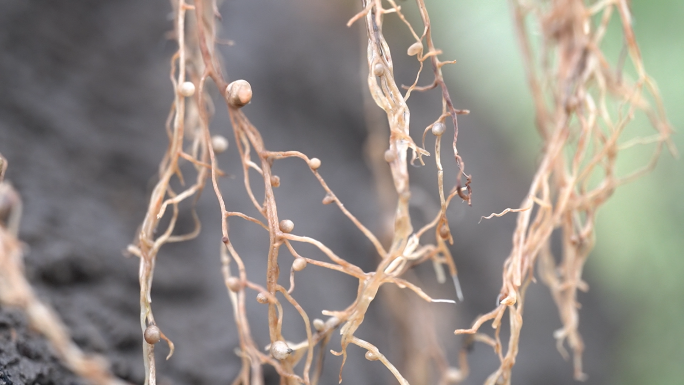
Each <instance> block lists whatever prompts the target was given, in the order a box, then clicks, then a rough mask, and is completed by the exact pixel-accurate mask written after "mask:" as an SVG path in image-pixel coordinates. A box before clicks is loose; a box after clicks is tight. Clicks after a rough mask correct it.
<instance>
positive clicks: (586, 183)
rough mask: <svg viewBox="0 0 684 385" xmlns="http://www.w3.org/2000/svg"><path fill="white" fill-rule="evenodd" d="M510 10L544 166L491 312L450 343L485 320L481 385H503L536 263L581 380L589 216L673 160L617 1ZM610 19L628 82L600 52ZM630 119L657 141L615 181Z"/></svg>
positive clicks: (658, 106) (516, 5) (623, 5)
mask: <svg viewBox="0 0 684 385" xmlns="http://www.w3.org/2000/svg"><path fill="white" fill-rule="evenodd" d="M511 2H512V6H513V10H514V15H515V21H516V26H517V32H518V34H519V38H520V42H521V46H522V51H523V54H524V58H525V62H526V65H527V76H528V80H529V84H530V88H531V90H532V95H533V97H534V101H535V109H536V119H537V121H536V122H537V128H538V130H539V133H540V135H541V137H542V139H543V140H544V156H543V158H542V161H541V163H540V165H539V169H538V170H537V173H536V175H535V177H534V179H533V181H532V184H531V186H530V190H529V194H528V197H527V198H526V199H525V200H524V201H523V203H522V204H521V207H525V208H527V207H532V206H533V205H535V204H536V207H535V209H533V210H525V211H521V212H520V213H519V214H518V221H517V227H516V230H515V233H514V234H513V248H512V250H511V254H510V255H509V257H508V259H507V260H506V262H505V263H504V271H503V287H502V289H501V293H500V295H499V300H498V303H499V306H498V307H497V308H496V309H494V310H493V311H492V312H490V313H488V314H485V315H484V316H481V317H480V318H478V319H477V320H476V321H475V323H474V325H473V327H472V328H471V329H467V330H456V334H475V333H477V332H478V330H479V328H480V326H481V325H482V324H483V323H485V322H487V321H489V320H493V321H492V326H493V327H494V328H495V333H494V344H493V348H494V351H495V352H496V353H498V355H499V358H500V360H501V365H500V367H499V369H497V370H496V371H495V372H494V373H493V374H492V375H491V376H490V377H489V378H488V379H487V381H486V384H509V383H510V381H511V369H512V367H513V365H514V364H515V359H516V355H517V352H518V340H519V338H520V331H521V328H522V323H523V319H522V314H523V304H524V301H523V300H524V295H525V288H526V287H527V285H528V284H529V282H530V281H531V280H533V274H534V272H533V269H534V266H535V262H536V263H537V264H538V268H539V275H540V277H541V279H542V281H543V282H544V283H545V284H547V285H548V286H549V288H550V290H551V294H552V296H553V298H554V301H555V302H556V304H557V306H558V310H559V313H560V318H561V322H562V324H563V327H562V328H561V329H559V330H558V331H557V332H556V333H555V334H554V337H555V338H556V340H557V344H558V349H559V351H560V352H561V353H562V354H563V356H567V353H566V352H565V348H564V343H565V342H566V341H567V343H568V346H569V347H570V349H572V351H573V362H574V369H575V378H576V379H577V380H582V379H584V378H586V375H585V374H584V373H583V371H582V359H581V358H582V351H583V349H584V345H583V342H582V338H581V336H580V334H579V332H578V324H579V316H578V308H579V303H578V302H577V290H585V291H586V290H588V286H587V284H586V283H585V282H584V281H583V280H582V268H583V266H584V262H585V260H586V258H587V256H588V255H589V253H590V251H591V249H592V248H593V245H594V241H595V239H594V223H595V218H596V212H597V210H598V208H599V207H600V206H601V205H602V204H603V203H605V201H606V200H607V199H608V198H609V197H610V196H611V194H612V193H613V191H614V190H615V188H616V187H618V186H619V185H621V184H624V183H626V182H628V181H631V180H633V179H635V178H636V177H638V176H640V175H642V174H644V173H645V172H648V171H650V170H651V169H652V168H653V167H654V166H655V163H656V161H657V159H658V157H659V155H660V152H661V149H662V147H663V145H666V144H667V145H669V146H670V150H671V152H672V153H673V154H676V151H675V149H674V147H673V145H672V143H671V142H670V134H671V133H672V129H671V127H670V125H669V123H668V122H667V119H666V117H665V114H664V111H663V108H662V103H661V101H660V96H659V95H658V92H657V90H656V87H655V85H654V83H653V81H652V80H651V79H650V78H649V77H648V76H647V75H646V72H645V70H644V68H643V64H642V61H641V56H640V53H639V48H638V47H637V44H636V41H635V38H634V32H633V29H632V19H631V14H630V10H629V6H628V2H627V0H612V1H592V2H578V1H572V0H554V1H550V2H546V1H544V2H542V1H522V0H512V1H511ZM615 13H617V17H618V18H619V20H620V22H621V24H622V32H623V36H624V40H625V48H626V50H627V52H628V54H629V55H628V59H629V62H628V64H631V65H632V66H633V69H634V72H635V75H636V79H635V80H634V81H629V80H628V79H627V78H628V74H627V73H626V72H624V71H623V68H622V67H621V66H620V65H621V64H618V66H614V65H611V64H610V61H609V59H608V58H606V57H605V55H604V53H603V52H602V50H601V42H602V39H603V37H604V35H605V32H606V29H607V28H608V23H609V22H610V20H611V18H612V17H613V15H614V14H615ZM528 19H532V20H533V22H535V23H536V25H537V26H539V28H540V30H541V36H540V38H541V42H540V43H541V46H540V48H539V49H538V52H534V49H533V47H535V46H536V44H534V42H533V41H532V38H531V37H530V36H531V35H530V34H528V25H529V23H528ZM637 113H643V114H645V115H646V116H647V117H648V118H649V120H650V122H651V124H652V125H653V127H654V128H655V130H656V132H657V134H656V136H655V139H653V140H651V142H654V143H655V149H654V151H653V156H652V158H651V160H650V162H648V164H646V165H645V166H644V168H642V169H639V170H636V171H634V172H633V173H632V174H629V175H627V176H618V175H616V173H615V165H616V160H617V156H618V153H620V151H622V150H624V149H625V148H626V146H625V145H623V144H621V143H620V142H621V141H625V143H629V145H634V144H642V143H646V142H647V141H645V140H643V139H640V138H637V139H632V140H630V141H626V139H625V138H624V136H625V135H624V131H625V128H626V127H627V125H628V123H630V122H631V121H632V120H633V119H634V117H635V115H636V114H637ZM555 230H558V231H560V233H561V234H562V257H561V260H560V263H557V262H556V260H555V259H554V257H553V255H552V252H551V247H550V243H549V242H550V237H551V234H552V233H553V232H554V231H555ZM506 311H508V312H509V318H510V329H511V336H510V339H509V342H508V346H507V350H506V353H505V354H503V353H502V350H503V348H502V345H501V341H500V338H499V332H500V326H501V324H500V323H501V319H502V317H503V315H504V313H505V312H506ZM475 335H476V336H483V337H486V336H484V335H481V334H475ZM487 338H488V337H487Z"/></svg>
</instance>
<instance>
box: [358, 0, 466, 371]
mask: <svg viewBox="0 0 684 385" xmlns="http://www.w3.org/2000/svg"><path fill="white" fill-rule="evenodd" d="M363 4H364V10H363V11H362V12H361V13H359V14H358V15H357V16H355V17H354V18H353V19H352V20H350V23H349V24H351V23H352V22H354V21H356V20H364V21H365V26H364V36H363V37H364V39H363V40H364V43H365V42H367V47H366V49H367V51H368V55H367V61H366V62H365V63H364V67H365V68H364V69H363V71H362V73H363V74H365V76H367V84H368V86H369V89H370V91H371V92H370V95H368V96H367V94H365V93H364V110H365V117H366V125H367V128H368V130H369V136H368V139H367V141H366V145H365V147H366V148H365V155H366V161H367V163H368V164H369V166H370V168H371V170H372V172H373V175H374V178H375V182H376V189H377V193H378V200H379V202H380V204H381V215H382V218H383V219H382V220H381V223H382V228H381V229H380V230H381V239H383V241H384V242H385V243H387V244H389V243H396V242H397V239H402V237H403V238H404V239H406V235H407V234H410V233H411V232H412V229H410V228H409V230H408V232H406V233H405V234H402V233H401V231H405V230H401V229H402V225H403V224H404V223H408V224H409V225H410V218H409V217H408V199H401V197H402V195H403V196H404V198H405V197H407V196H410V195H409V194H410V191H409V190H408V186H409V185H410V184H409V181H408V174H407V170H406V163H407V155H406V150H401V145H402V144H404V143H405V142H407V139H405V138H407V137H408V139H409V140H410V136H409V132H408V127H409V116H410V115H409V110H408V107H407V106H406V103H405V101H406V100H407V99H408V98H409V97H410V96H411V92H412V91H414V90H418V91H428V90H430V89H432V88H436V87H438V86H439V87H440V90H441V91H442V114H441V116H440V117H439V118H438V119H437V120H436V121H435V122H434V123H433V124H431V125H430V126H428V127H427V128H426V129H425V133H424V135H423V140H422V143H423V145H422V148H421V147H417V146H416V145H415V143H413V142H412V141H411V142H408V143H407V144H408V146H407V147H408V148H411V149H412V150H413V151H414V155H415V154H416V153H417V154H418V155H419V156H421V155H428V153H427V151H425V150H424V147H425V139H426V134H427V133H428V132H429V131H431V132H432V133H433V136H434V137H435V165H436V167H437V171H438V179H437V193H438V194H439V198H440V206H441V207H440V211H439V213H438V214H437V216H436V217H435V220H434V221H432V222H431V223H430V224H429V225H428V226H426V227H425V228H423V229H420V231H418V232H417V233H415V234H413V235H409V236H408V240H407V242H406V246H405V248H404V253H403V255H401V256H399V257H395V259H394V261H393V262H392V263H391V264H390V265H389V267H388V269H387V270H386V272H388V273H390V274H395V273H402V272H404V271H407V269H409V268H410V267H411V266H412V265H415V264H417V263H421V262H423V261H425V260H427V259H430V260H432V262H433V265H434V267H435V272H436V275H437V280H438V281H439V282H440V283H444V282H445V281H446V276H445V274H444V267H443V266H444V264H446V265H447V268H448V269H449V273H450V275H451V277H452V281H453V283H454V284H455V286H456V287H455V289H456V293H457V298H458V299H459V300H463V296H462V293H461V290H460V286H459V284H458V278H457V275H456V269H455V264H454V263H453V259H452V257H451V254H450V252H449V249H448V247H447V244H446V242H445V241H448V242H450V243H451V242H453V240H452V238H451V234H450V230H449V226H448V222H447V220H446V210H447V208H448V204H449V201H450V199H451V197H453V195H454V194H453V192H454V191H456V192H461V194H462V198H464V199H465V200H466V201H468V202H469V201H470V190H469V186H470V177H469V176H468V175H465V173H464V172H463V163H462V160H461V159H460V156H458V152H457V151H456V147H455V145H456V138H457V135H458V122H457V119H456V116H457V115H458V114H461V113H465V111H461V110H456V109H454V107H453V105H452V103H451V99H450V96H449V92H448V90H447V89H446V85H445V83H444V79H443V77H442V72H441V67H442V66H443V65H444V64H446V63H444V62H441V61H439V59H438V56H437V55H438V54H439V53H440V51H439V50H437V49H436V48H435V47H434V44H433V42H432V36H431V25H430V19H429V16H428V14H427V10H426V8H425V4H424V3H423V2H422V1H417V5H418V8H419V10H420V14H421V17H422V21H423V24H424V33H423V35H422V36H418V35H417V34H416V33H415V31H414V29H413V27H412V26H411V25H410V24H409V23H408V21H407V20H406V19H405V17H404V15H403V14H402V11H401V7H399V6H398V5H397V4H396V3H395V2H393V1H389V4H390V8H388V9H383V8H382V4H381V2H379V1H366V2H363ZM388 13H393V14H394V13H396V14H397V16H398V17H399V18H400V19H401V20H402V21H403V22H404V23H405V24H406V25H407V26H408V28H409V29H410V31H411V32H412V34H413V36H414V38H415V39H416V41H415V42H414V44H413V45H411V47H409V49H408V53H409V54H410V55H412V56H416V59H417V60H418V62H419V63H420V70H419V73H418V74H417V75H416V79H418V78H419V75H420V71H422V69H423V65H424V63H425V62H426V61H428V62H429V63H430V64H431V65H432V69H433V72H434V80H433V83H432V84H431V85H429V86H427V87H418V86H416V84H413V85H412V86H411V87H407V88H406V89H407V91H406V93H405V94H404V95H402V94H401V92H400V91H399V88H398V87H397V85H396V82H395V81H394V77H393V72H394V68H393V63H392V58H391V55H390V49H389V47H388V45H387V43H386V42H385V40H384V36H383V28H382V17H383V15H384V14H388ZM371 31H372V32H371ZM423 43H425V44H427V47H428V49H427V52H425V53H424V52H423ZM448 63H451V62H448ZM375 104H377V106H379V107H380V108H381V110H378V109H377V106H376V105H375ZM380 111H384V112H385V113H386V114H387V118H388V123H389V124H386V123H383V122H382V121H381V119H382V116H381V113H380ZM447 117H451V118H452V122H453V125H454V128H455V130H454V152H455V154H456V161H457V165H458V166H459V171H460V174H459V179H458V180H459V181H458V184H457V186H456V187H455V188H454V190H453V191H452V195H451V196H450V197H448V198H447V197H445V194H444V186H443V174H444V170H443V168H442V163H441V151H440V150H441V139H442V135H443V134H444V131H445V128H446V127H445V124H444V123H445V121H444V120H445V118H447ZM387 125H389V128H390V132H389V134H388V133H386V132H385V130H386V126H387ZM436 128H438V129H436ZM388 141H389V146H388V145H387V143H388ZM388 147H389V148H388ZM400 151H403V154H401V153H400ZM412 160H415V159H412ZM421 162H422V160H421ZM388 164H389V168H388ZM461 174H462V175H465V176H466V179H467V181H466V183H467V187H465V188H462V187H461V185H460V175H461ZM403 186H406V190H404V191H402V190H400V189H401V188H402V187H403ZM395 196H398V197H400V198H399V206H398V207H392V206H391V202H392V201H391V200H390V199H388V197H395ZM400 218H401V219H402V220H399V219H400ZM432 229H434V237H435V241H434V242H435V244H434V245H431V244H427V245H424V246H420V245H419V243H420V242H419V240H420V239H421V236H422V235H424V234H425V233H426V232H427V231H428V230H432ZM398 230H399V231H398ZM397 235H399V238H398V237H397ZM398 247H401V246H400V245H396V244H393V245H392V246H391V249H396V248H398ZM384 293H385V297H384V299H385V300H384V301H382V302H383V304H384V306H385V308H387V309H388V310H389V311H390V312H391V315H392V317H391V320H392V322H393V323H395V327H398V328H399V329H400V330H401V333H400V334H401V335H402V338H401V339H399V341H396V342H395V343H396V344H399V345H401V351H402V352H404V354H403V356H402V357H401V361H400V362H398V363H395V364H398V365H397V367H398V368H399V369H400V370H403V371H405V375H406V379H407V380H409V381H410V382H411V383H415V384H423V383H424V384H427V383H433V382H434V381H435V380H438V381H439V382H440V383H445V384H446V383H456V382H460V381H462V380H463V379H464V378H465V377H467V375H468V367H467V354H466V352H465V350H464V351H463V352H462V354H460V355H459V362H460V365H461V369H457V368H454V367H451V366H450V365H449V360H448V357H446V354H445V353H444V351H443V349H442V347H441V346H440V344H439V342H438V337H437V335H436V332H435V327H434V324H433V317H432V313H431V312H432V311H431V309H430V306H428V305H427V304H424V303H421V302H419V301H417V300H416V298H415V297H411V296H410V294H408V293H405V292H403V291H401V290H396V289H395V288H388V289H387V290H385V291H384ZM407 304H408V305H407ZM406 307H408V308H411V309H413V310H412V311H410V312H408V314H407V312H406ZM383 363H384V361H383ZM432 364H434V366H435V367H436V368H437V369H438V372H437V373H431V372H432V370H431V369H432ZM386 366H388V365H386ZM388 369H390V370H391V371H392V372H393V373H394V372H395V371H396V368H394V366H391V367H390V366H388Z"/></svg>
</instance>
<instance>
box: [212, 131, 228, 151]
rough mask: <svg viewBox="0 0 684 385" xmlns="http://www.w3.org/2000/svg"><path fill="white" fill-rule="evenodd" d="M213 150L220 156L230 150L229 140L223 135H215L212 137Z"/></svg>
mask: <svg viewBox="0 0 684 385" xmlns="http://www.w3.org/2000/svg"><path fill="white" fill-rule="evenodd" d="M211 148H213V149H214V152H215V153H217V154H220V153H222V152H225V151H226V150H227V149H228V139H226V138H225V137H224V136H223V135H214V136H212V137H211Z"/></svg>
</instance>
